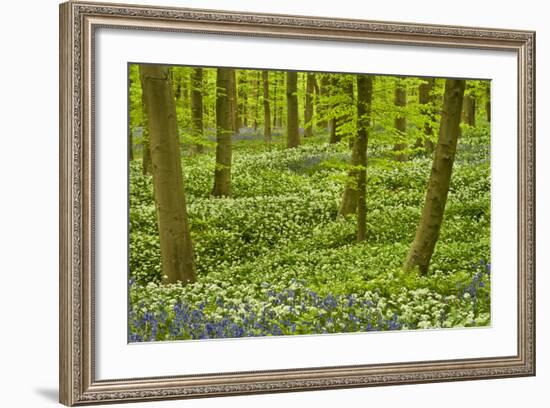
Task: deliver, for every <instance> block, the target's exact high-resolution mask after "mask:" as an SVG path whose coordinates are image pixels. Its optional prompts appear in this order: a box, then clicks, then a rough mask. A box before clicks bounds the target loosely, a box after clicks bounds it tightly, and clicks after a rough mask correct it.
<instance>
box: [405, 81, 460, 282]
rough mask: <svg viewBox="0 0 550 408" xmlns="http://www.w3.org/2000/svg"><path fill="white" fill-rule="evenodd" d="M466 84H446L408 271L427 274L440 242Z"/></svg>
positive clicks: (457, 82) (407, 267)
mask: <svg viewBox="0 0 550 408" xmlns="http://www.w3.org/2000/svg"><path fill="white" fill-rule="evenodd" d="M465 82H466V81H464V80H462V79H460V80H457V79H447V80H446V82H445V94H444V96H443V110H442V112H441V123H440V127H439V138H438V141H437V147H436V150H435V155H434V159H433V164H432V171H431V174H430V180H429V182H428V189H427V191H426V200H425V203H424V208H423V210H422V216H421V218H420V223H419V224H418V227H417V229H416V235H415V238H414V241H413V243H412V245H411V248H410V250H409V254H408V256H407V259H406V261H405V265H404V269H405V270H412V269H414V268H417V267H418V269H419V270H420V272H421V273H423V274H425V273H427V272H428V267H429V265H430V260H431V258H432V255H433V252H434V248H435V244H436V243H437V239H438V238H439V231H440V229H441V224H442V222H443V215H444V212H445V205H446V203H447V196H448V194H449V185H450V182H451V174H452V170H453V163H454V159H455V154H456V145H457V142H458V136H459V134H460V114H461V111H462V103H463V98H464V89H465Z"/></svg>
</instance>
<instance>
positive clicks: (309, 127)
mask: <svg viewBox="0 0 550 408" xmlns="http://www.w3.org/2000/svg"><path fill="white" fill-rule="evenodd" d="M314 92H315V74H313V73H311V72H308V73H307V79H306V101H305V104H304V105H305V106H304V122H305V123H304V137H311V136H313V122H312V120H313V96H314V95H313V94H314Z"/></svg>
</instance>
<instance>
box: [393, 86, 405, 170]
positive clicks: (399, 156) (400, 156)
mask: <svg viewBox="0 0 550 408" xmlns="http://www.w3.org/2000/svg"><path fill="white" fill-rule="evenodd" d="M394 105H395V106H396V107H397V108H398V109H401V108H404V107H405V106H407V92H406V91H405V88H404V87H403V86H402V85H401V84H400V83H398V84H397V85H396V87H395V95H394ZM394 127H395V130H397V132H398V134H399V135H400V137H402V138H404V137H405V135H406V133H407V119H406V118H405V115H404V114H403V113H402V112H398V113H397V116H396V117H395V121H394ZM406 148H407V143H405V142H399V143H395V144H394V146H393V151H394V152H395V156H394V158H395V160H397V161H407V160H408V156H407V155H406V154H405V153H403V152H402V151H403V150H405V149H406ZM400 152H401V153H400Z"/></svg>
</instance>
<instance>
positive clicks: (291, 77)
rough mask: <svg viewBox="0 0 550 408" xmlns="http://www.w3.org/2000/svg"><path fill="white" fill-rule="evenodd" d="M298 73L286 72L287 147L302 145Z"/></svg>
mask: <svg viewBox="0 0 550 408" xmlns="http://www.w3.org/2000/svg"><path fill="white" fill-rule="evenodd" d="M297 90H298V73H297V72H296V71H288V72H287V73H286V104H287V116H286V117H287V139H286V147H287V148H293V147H297V146H299V145H300V134H299V133H298V95H297V94H296V92H297Z"/></svg>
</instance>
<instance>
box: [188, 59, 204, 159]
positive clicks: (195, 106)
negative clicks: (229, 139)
mask: <svg viewBox="0 0 550 408" xmlns="http://www.w3.org/2000/svg"><path fill="white" fill-rule="evenodd" d="M202 88H203V75H202V68H194V69H193V72H192V73H191V135H192V136H193V139H194V144H195V151H196V152H197V153H202V152H203V151H204V145H203V144H202V142H203V138H204V124H203V107H202Z"/></svg>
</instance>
